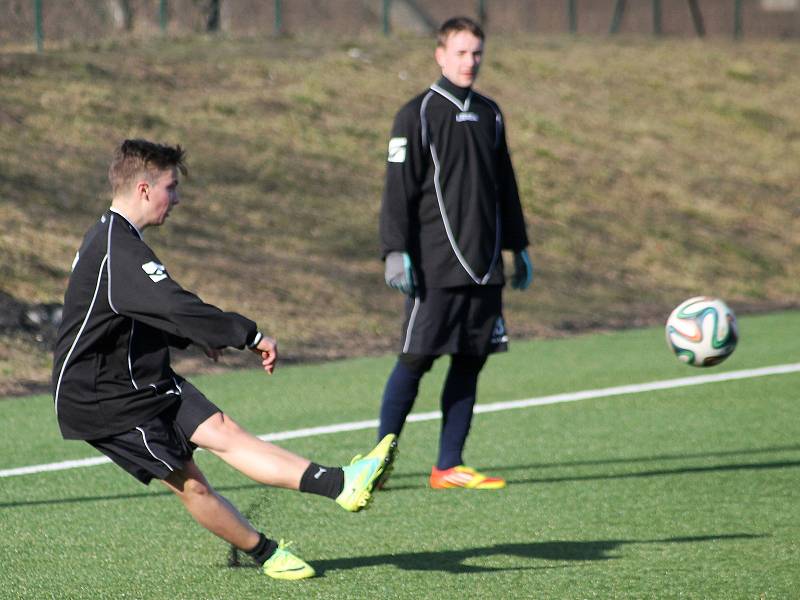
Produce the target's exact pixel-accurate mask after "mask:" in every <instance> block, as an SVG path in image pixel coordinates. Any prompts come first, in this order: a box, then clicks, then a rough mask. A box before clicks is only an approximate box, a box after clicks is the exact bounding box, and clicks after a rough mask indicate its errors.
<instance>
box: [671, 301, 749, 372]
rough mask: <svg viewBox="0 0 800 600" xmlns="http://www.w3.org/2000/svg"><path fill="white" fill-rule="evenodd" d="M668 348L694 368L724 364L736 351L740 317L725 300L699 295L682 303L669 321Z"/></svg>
mask: <svg viewBox="0 0 800 600" xmlns="http://www.w3.org/2000/svg"><path fill="white" fill-rule="evenodd" d="M666 330H667V345H668V346H669V347H670V348H671V349H672V351H673V352H674V353H675V355H676V356H677V357H678V360H681V361H683V362H685V363H687V364H689V365H692V366H693V367H710V366H712V365H716V364H719V363H721V362H722V361H723V360H725V359H726V358H728V357H729V356H730V355H731V354H733V351H734V350H735V349H736V342H737V341H738V340H739V333H738V330H737V328H736V316H735V315H734V314H733V311H732V310H731V309H730V308H728V305H727V304H725V303H724V302H723V301H722V300H720V299H718V298H711V297H709V296H696V297H695V298H689V299H688V300H684V301H683V302H681V303H680V304H679V305H678V306H677V307H675V310H673V311H672V313H671V314H670V315H669V318H668V319H667V327H666Z"/></svg>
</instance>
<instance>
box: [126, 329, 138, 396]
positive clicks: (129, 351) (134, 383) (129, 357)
mask: <svg viewBox="0 0 800 600" xmlns="http://www.w3.org/2000/svg"><path fill="white" fill-rule="evenodd" d="M134 327H136V321H134V320H133V319H131V333H130V337H129V338H128V373H129V374H130V376H131V383H132V384H133V387H134V389H137V390H138V389H139V386H138V385H136V380H135V379H134V378H133V365H132V364H131V348H133V328H134Z"/></svg>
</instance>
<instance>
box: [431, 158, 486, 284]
mask: <svg viewBox="0 0 800 600" xmlns="http://www.w3.org/2000/svg"><path fill="white" fill-rule="evenodd" d="M430 146H431V158H433V186H434V188H436V200H437V201H438V203H439V212H440V213H441V215H442V223H444V231H445V233H446V234H447V239H448V240H449V241H450V247H451V248H452V249H453V254H455V255H456V258H457V259H458V262H460V263H461V266H462V267H464V270H465V271H466V272H467V275H469V276H470V278H471V279H472V281H474V282H475V283H477V284H478V285H486V282H488V281H489V277H491V276H492V270H493V269H494V265H495V263H496V262H497V256H498V255H499V252H498V250H499V244H498V243H497V238H498V237H499V233H500V207H499V206H495V213H496V215H497V218H496V219H495V229H497V235H495V248H494V256H492V262H491V263H489V270H488V271H486V274H485V275H484V276H483V277H478V276H477V275H476V274H475V271H473V270H472V268H471V267H470V266H469V264H468V263H467V259H466V258H464V255H463V254H461V250H460V249H459V247H458V244H457V243H456V239H455V236H453V230H452V228H451V227H450V220H449V219H448V218H447V211H446V210H445V207H444V198H443V197H442V188H441V184H440V183H439V157H438V155H437V154H436V146H434V145H433V142H431V144H430ZM495 204H496V203H495Z"/></svg>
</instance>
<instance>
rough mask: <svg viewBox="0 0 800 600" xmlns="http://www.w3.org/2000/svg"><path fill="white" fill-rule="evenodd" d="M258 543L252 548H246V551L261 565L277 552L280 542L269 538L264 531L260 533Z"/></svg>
mask: <svg viewBox="0 0 800 600" xmlns="http://www.w3.org/2000/svg"><path fill="white" fill-rule="evenodd" d="M258 535H259V538H258V543H257V544H256V545H255V547H254V548H253V549H252V550H245V552H246V553H247V554H248V555H249V556H250V558H252V559H253V560H254V561H256V562H257V563H258V564H259V565H263V564H264V563H265V562H267V559H269V557H270V556H272V555H273V554H274V553H275V550H277V548H278V542H276V541H275V540H271V539H269V538H268V537H267V536H265V535H264V534H263V533H259V534H258Z"/></svg>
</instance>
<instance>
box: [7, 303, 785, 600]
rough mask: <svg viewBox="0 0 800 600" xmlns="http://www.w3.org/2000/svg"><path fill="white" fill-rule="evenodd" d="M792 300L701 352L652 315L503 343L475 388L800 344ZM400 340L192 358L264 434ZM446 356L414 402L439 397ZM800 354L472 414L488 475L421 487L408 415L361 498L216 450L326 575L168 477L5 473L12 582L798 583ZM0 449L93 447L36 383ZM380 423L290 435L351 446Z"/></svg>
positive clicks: (492, 586) (535, 589)
mask: <svg viewBox="0 0 800 600" xmlns="http://www.w3.org/2000/svg"><path fill="white" fill-rule="evenodd" d="M798 331H800V313H798V312H785V313H776V314H772V315H764V316H758V317H747V318H744V319H741V320H740V332H741V341H740V345H739V348H738V349H737V351H736V352H735V353H734V355H733V356H732V357H731V358H730V359H728V361H726V362H725V363H723V364H722V365H720V366H718V367H714V368H712V369H692V368H690V367H686V366H684V365H682V364H680V363H678V362H677V360H675V359H674V358H673V357H672V356H671V354H670V352H669V350H667V347H666V344H665V342H664V339H663V331H662V330H661V329H660V328H653V329H641V330H634V331H628V332H619V333H612V334H603V335H586V336H578V337H574V338H570V339H564V340H550V341H531V342H524V343H516V344H513V347H512V351H511V352H510V353H508V354H507V355H503V356H497V357H494V358H493V359H492V360H491V361H490V362H489V364H488V365H487V367H486V369H485V371H484V374H483V375H482V379H481V382H480V403H481V404H488V403H492V402H497V401H502V400H518V399H525V398H532V397H539V396H544V395H549V394H555V393H568V392H573V391H579V390H589V389H597V388H604V387H610V386H619V385H628V384H636V383H645V382H651V381H659V380H666V379H675V378H680V377H687V376H692V375H701V374H703V375H705V374H715V373H723V372H726V371H736V370H741V369H750V368H757V367H764V366H771V365H778V364H788V363H797V362H800V349H798V345H797V340H796V337H792V333H793V332H798ZM392 363H393V359H392V358H391V357H382V358H371V359H358V360H351V361H341V362H332V363H326V364H320V365H311V366H290V367H284V368H282V369H281V368H279V369H278V370H277V371H276V374H275V375H274V376H272V377H268V376H266V375H264V374H263V373H260V372H257V371H247V372H240V373H228V374H224V375H217V376H204V377H201V378H197V379H196V381H195V382H196V383H198V384H199V385H200V387H201V388H202V389H204V390H205V391H206V392H207V393H208V395H209V396H210V397H212V398H213V399H214V400H215V401H217V403H218V404H219V405H220V406H221V407H223V408H224V409H225V410H226V411H227V412H228V413H229V414H231V415H232V416H233V417H234V418H235V419H237V420H239V421H240V422H241V423H243V424H244V425H245V426H247V427H248V428H249V429H250V430H252V431H253V432H254V433H258V434H262V433H270V432H278V431H285V430H292V429H299V428H303V427H315V426H321V425H328V424H334V423H344V422H350V421H361V420H367V419H373V418H375V417H376V415H377V409H378V403H379V399H380V393H381V389H382V386H383V383H384V381H385V378H386V376H387V374H388V371H389V370H390V369H391V366H392ZM445 368H446V363H445V361H442V364H437V365H436V367H435V368H434V370H433V372H432V373H431V374H430V375H429V376H428V377H427V378H426V380H425V381H424V384H423V388H422V390H421V394H420V398H419V402H418V405H417V407H416V409H415V412H417V413H422V412H427V411H431V410H435V409H436V406H437V403H438V393H439V389H440V385H441V380H442V377H443V376H444V372H445ZM798 388H800V374H798V373H791V374H783V375H774V376H767V377H759V378H750V379H741V380H737V381H728V382H720V383H710V384H705V385H699V386H690V387H678V388H675V389H668V390H661V391H657V392H648V393H638V394H627V395H622V396H611V397H601V398H596V399H592V400H583V401H578V402H568V403H560V404H552V405H547V406H539V407H533V408H524V409H514V410H508V411H499V412H493V413H486V414H479V415H477V416H476V417H475V420H474V422H473V430H472V434H471V436H470V439H469V444H468V447H467V452H466V459H467V461H468V462H469V463H470V464H473V465H475V466H477V467H480V468H484V469H486V470H487V471H488V472H491V473H492V474H498V475H502V476H504V477H506V478H507V479H508V481H509V486H508V488H507V489H506V490H503V491H499V492H491V491H489V492H478V491H471V492H470V491H462V490H456V491H432V490H430V489H428V488H427V486H426V481H427V480H426V478H427V474H428V472H429V470H430V466H431V464H432V463H433V461H434V460H435V453H436V442H437V436H438V429H439V425H440V423H439V421H437V420H428V421H423V422H414V423H409V424H407V427H406V429H405V431H404V432H403V436H402V440H401V445H400V448H401V451H400V455H399V459H398V462H397V466H396V470H395V473H394V476H393V477H392V479H391V480H390V482H389V486H388V488H387V489H386V490H385V491H383V492H379V493H378V494H377V497H376V500H375V503H374V506H373V507H372V508H371V509H370V510H369V511H366V512H364V513H360V514H356V515H352V514H348V513H345V512H344V511H342V510H341V509H340V508H339V507H337V506H336V505H335V504H334V503H332V502H329V501H326V500H324V499H322V498H319V497H315V496H309V495H300V494H298V493H295V492H290V491H285V490H276V489H267V488H264V487H262V486H259V485H257V484H254V483H253V482H251V481H249V480H248V479H246V478H244V477H243V476H242V475H240V474H238V473H237V472H235V471H233V470H232V469H231V468H229V467H228V466H227V465H225V464H224V463H222V462H220V461H219V460H218V459H217V458H215V457H213V456H212V455H210V454H209V453H205V452H203V453H198V455H197V462H198V464H199V465H200V466H201V468H202V469H203V470H204V471H205V473H206V474H207V476H208V477H209V479H210V480H211V481H212V483H213V484H214V485H215V486H216V487H217V489H218V490H219V491H221V492H222V493H223V494H224V495H225V496H226V497H227V498H229V499H230V500H231V501H232V502H233V503H234V504H236V505H237V506H238V507H239V508H240V509H241V510H242V511H243V512H245V513H246V514H247V515H248V516H250V517H251V518H252V519H253V521H254V522H255V523H256V524H257V525H258V526H259V527H260V528H263V529H264V530H265V531H266V532H267V533H268V534H269V535H272V536H275V537H283V538H286V539H291V540H294V541H295V548H296V549H297V552H298V554H300V555H301V556H303V557H304V558H305V559H306V560H308V561H309V562H310V563H312V564H313V565H314V566H315V568H316V569H317V571H318V573H319V575H320V576H319V577H317V578H316V579H313V580H309V581H304V582H293V583H290V582H276V581H272V580H267V579H266V578H264V577H263V576H260V575H259V574H258V572H257V570H256V569H254V568H252V567H251V566H250V565H249V564H248V563H247V561H246V560H245V559H242V560H241V564H242V566H240V567H238V568H231V567H229V566H228V558H229V549H228V547H227V546H226V544H225V543H224V542H222V541H220V540H218V539H217V538H215V537H213V536H212V535H211V534H209V533H207V532H206V531H204V530H203V529H201V528H200V527H199V526H197V525H195V524H194V523H193V522H192V520H191V518H190V517H189V516H188V515H187V514H186V513H185V512H184V510H183V508H182V506H181V505H180V503H179V502H177V501H176V500H175V499H174V498H172V497H171V496H170V494H169V493H167V492H166V491H163V488H162V487H161V486H160V485H158V484H153V485H151V486H150V487H149V488H145V487H143V486H142V485H140V484H139V483H137V482H136V481H134V480H133V479H132V478H131V477H129V476H128V475H126V474H124V473H123V472H122V471H120V470H119V469H117V468H115V467H113V466H111V465H102V466H94V467H87V468H78V469H72V470H63V471H57V472H50V473H38V474H31V475H22V476H14V477H3V478H0V535H2V539H3V544H2V546H0V564H2V569H0V597H3V598H6V597H7V598H46V597H54V598H170V599H175V598H256V597H276V598H277V597H280V598H378V597H381V598H426V597H431V598H432V597H435V598H479V597H495V598H725V599H727V598H791V597H793V596H794V595H795V594H796V590H797V589H799V588H800V571H798V569H797V555H798V550H800V547H799V546H800V543H798V540H800V522H799V520H798V518H797V515H798V512H797V506H798V500H800V485H799V484H800V436H799V435H798V434H800V405H798V393H797V390H798ZM0 423H2V427H3V435H2V436H0V470H3V469H9V468H13V467H19V466H24V465H33V464H40V463H46V462H54V461H61V460H66V459H72V458H85V457H90V456H94V455H95V454H93V451H92V450H91V448H89V447H88V446H86V445H85V444H83V443H78V442H63V441H61V440H60V439H59V436H58V433H57V429H56V427H55V422H54V416H53V413H52V401H51V400H50V399H49V398H47V397H42V396H39V397H30V398H22V399H19V398H18V399H12V400H7V401H3V402H0ZM374 436H375V432H374V430H372V429H361V430H356V431H351V432H345V433H333V434H326V435H319V436H314V437H304V438H298V439H293V440H288V441H286V442H282V443H281V445H284V446H285V447H287V448H290V449H292V450H294V451H296V452H299V453H301V454H303V455H307V456H309V457H310V458H312V459H314V460H317V461H318V462H322V463H328V464H333V463H340V462H347V461H349V459H350V458H351V457H352V455H353V454H355V453H356V452H360V451H363V450H365V449H366V448H368V447H369V446H370V445H371V444H372V443H373V442H374Z"/></svg>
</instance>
